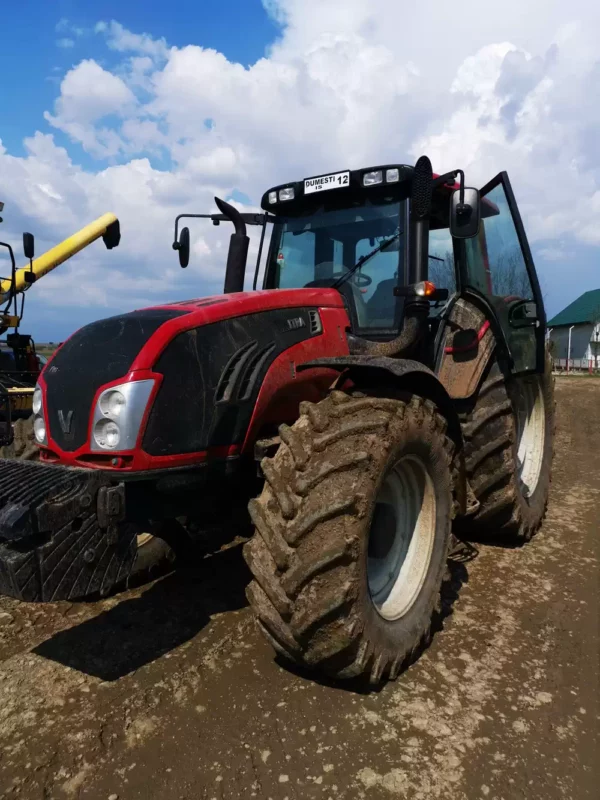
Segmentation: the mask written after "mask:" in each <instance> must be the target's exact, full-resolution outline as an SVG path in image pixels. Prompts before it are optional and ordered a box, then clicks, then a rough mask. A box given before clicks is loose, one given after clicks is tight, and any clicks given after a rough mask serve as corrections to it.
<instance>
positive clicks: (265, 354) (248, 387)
mask: <svg viewBox="0 0 600 800" xmlns="http://www.w3.org/2000/svg"><path fill="white" fill-rule="evenodd" d="M274 349H275V344H274V343H273V344H270V345H267V347H265V348H263V349H262V350H260V351H259V352H258V353H256V354H255V355H254V357H253V358H252V360H251V361H250V363H249V364H248V367H247V369H246V372H245V374H244V377H243V378H242V381H241V383H240V390H239V392H238V398H239V399H240V400H248V398H249V397H251V395H252V391H253V389H254V387H255V385H256V381H257V380H258V376H259V375H260V373H261V370H262V368H263V366H264V363H265V361H266V360H267V359H268V358H269V356H270V355H271V353H272V352H273V350H274Z"/></svg>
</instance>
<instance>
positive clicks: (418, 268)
mask: <svg viewBox="0 0 600 800" xmlns="http://www.w3.org/2000/svg"><path fill="white" fill-rule="evenodd" d="M432 193H433V170H432V168H431V161H430V160H429V159H428V158H427V156H421V157H420V158H419V160H418V161H417V163H416V164H415V169H414V173H413V180H412V192H411V208H410V254H409V260H408V270H407V271H408V274H407V276H406V278H407V280H406V284H407V286H412V285H414V284H415V283H420V282H421V281H426V280H427V273H428V270H429V215H430V213H431V195H432Z"/></svg>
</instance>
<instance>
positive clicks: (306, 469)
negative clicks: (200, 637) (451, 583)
mask: <svg viewBox="0 0 600 800" xmlns="http://www.w3.org/2000/svg"><path fill="white" fill-rule="evenodd" d="M445 431H446V421H445V420H444V419H443V417H442V416H441V415H440V413H439V412H438V411H437V409H436V407H435V406H434V405H433V403H431V402H429V401H426V400H424V399H423V398H421V397H417V396H415V395H407V396H406V397H403V398H402V399H386V398H380V397H368V396H349V395H347V394H344V393H342V392H333V393H332V394H331V395H330V396H329V397H327V398H326V399H324V400H322V401H321V402H320V403H318V404H316V405H313V404H311V403H302V404H301V406H300V417H299V419H298V420H297V422H296V423H295V424H294V425H293V426H292V427H291V428H290V427H287V426H285V425H284V426H282V427H281V428H280V435H281V440H282V444H281V445H280V447H279V449H278V451H277V453H276V454H275V456H274V457H273V458H266V459H264V460H263V462H262V469H263V472H264V475H265V479H266V480H265V485H264V489H263V491H262V494H261V495H260V496H259V497H258V498H257V499H256V500H252V501H251V502H250V505H249V510H250V515H251V517H252V520H253V522H254V524H255V534H254V536H253V538H252V539H251V540H250V542H248V543H247V544H246V545H245V547H244V557H245V559H246V562H247V563H248V566H249V567H250V569H251V571H252V574H253V577H254V580H253V581H252V582H251V583H250V584H249V586H248V589H247V596H248V599H249V601H250V604H251V606H252V609H253V611H254V614H255V616H256V618H257V622H258V627H259V628H260V630H261V631H262V632H263V633H264V635H265V636H266V638H267V639H268V640H269V642H270V643H271V644H272V645H273V647H274V648H275V650H276V651H277V652H278V653H279V654H280V655H282V656H284V657H285V658H287V659H289V660H291V661H294V662H296V663H297V664H299V665H302V666H305V667H309V668H311V669H316V670H318V671H319V672H321V673H323V674H325V675H328V676H330V677H334V678H351V677H357V676H363V675H364V676H368V677H369V680H370V681H371V682H372V683H378V682H379V681H381V680H382V679H383V678H395V677H396V675H397V674H398V672H399V671H400V670H401V669H402V668H403V667H404V666H407V665H408V664H409V663H410V662H412V661H413V660H414V659H415V658H416V657H417V656H418V654H419V653H420V651H421V649H422V648H423V647H424V646H425V645H426V644H428V642H429V640H430V636H431V630H432V620H433V619H434V618H435V617H436V616H437V614H438V613H439V610H440V591H441V585H442V581H443V578H444V576H445V574H446V561H447V555H448V547H449V540H450V526H451V518H452V507H453V506H452V479H451V460H452V452H453V446H452V443H451V442H450V440H449V439H448V438H447V437H446V435H445ZM394 487H395V488H394ZM386 570H387V571H386Z"/></svg>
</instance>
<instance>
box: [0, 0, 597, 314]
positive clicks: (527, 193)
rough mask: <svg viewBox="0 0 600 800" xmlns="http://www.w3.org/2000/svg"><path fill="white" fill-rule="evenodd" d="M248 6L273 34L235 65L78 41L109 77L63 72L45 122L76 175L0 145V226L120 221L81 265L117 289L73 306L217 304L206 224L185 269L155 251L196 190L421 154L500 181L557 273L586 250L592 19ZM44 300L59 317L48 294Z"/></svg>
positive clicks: (141, 37)
mask: <svg viewBox="0 0 600 800" xmlns="http://www.w3.org/2000/svg"><path fill="white" fill-rule="evenodd" d="M264 5H265V7H266V8H268V10H269V12H270V13H271V14H272V15H273V16H274V17H275V18H276V19H277V20H278V21H279V23H280V24H281V25H282V29H281V35H280V37H279V38H278V40H277V41H276V42H275V43H274V44H273V45H272V47H271V48H270V50H269V53H268V55H267V56H265V57H263V58H261V59H259V60H258V61H257V62H256V63H255V64H253V65H252V66H250V67H244V66H242V65H241V64H237V63H234V62H232V61H229V60H228V59H227V58H226V57H225V56H224V55H223V54H221V53H218V52H216V51H215V50H212V49H208V48H204V47H202V46H201V41H200V42H198V43H191V44H189V45H188V46H184V47H169V46H168V44H167V43H166V42H165V41H164V40H162V39H160V40H155V39H153V38H152V37H151V36H149V35H148V34H145V33H134V32H131V31H128V30H127V29H125V28H124V27H123V26H122V25H120V24H119V23H118V22H116V21H111V22H102V23H99V24H98V25H97V26H96V32H97V33H98V35H100V36H102V37H104V38H105V40H106V43H107V45H108V48H109V50H110V51H111V54H112V57H113V60H114V57H115V56H116V57H117V58H118V59H119V63H117V64H116V65H115V66H113V67H112V68H110V69H109V68H108V67H107V66H100V64H98V63H97V62H95V61H92V60H85V61H82V62H80V63H79V64H77V65H76V66H75V67H73V69H71V70H70V71H69V72H68V73H67V74H66V75H65V77H64V79H63V81H62V83H61V87H60V94H59V96H58V97H57V99H56V103H55V107H54V110H53V112H52V113H50V112H47V114H46V119H47V121H48V122H49V123H50V125H51V126H52V127H53V128H55V129H56V130H59V131H61V132H63V133H65V134H67V136H68V137H69V138H70V139H71V141H73V142H76V143H77V144H79V145H81V146H82V147H83V148H84V149H85V150H86V151H87V152H88V153H89V154H91V155H92V156H93V157H95V158H97V159H99V161H98V166H97V171H95V172H90V171H86V170H84V169H82V168H81V167H79V166H78V164H77V161H78V157H77V150H73V151H72V153H71V154H70V155H69V154H68V153H67V152H66V151H65V150H64V149H62V148H60V147H58V146H57V145H56V143H55V142H54V141H53V139H52V137H51V136H47V135H42V134H41V133H37V134H35V135H34V136H32V137H30V138H29V139H28V140H27V154H26V156H25V157H24V158H18V157H15V156H11V155H10V154H7V153H4V154H2V152H1V151H0V171H2V174H3V175H4V174H6V175H7V177H10V178H11V179H10V180H8V181H7V182H5V185H8V186H9V187H13V186H14V187H18V190H17V189H16V188H15V189H14V190H13V189H12V188H9V197H7V198H6V199H7V210H6V212H5V218H6V219H7V220H8V218H9V215H8V213H7V211H8V209H9V208H10V205H9V203H8V201H9V200H10V203H11V204H14V206H15V207H17V208H18V209H19V213H20V214H21V215H23V216H25V215H26V216H27V219H28V226H29V227H30V228H34V227H35V224H37V225H38V226H41V227H42V228H43V231H44V233H45V235H46V236H47V237H48V238H49V239H50V240H51V241H52V240H57V239H59V238H61V236H63V235H67V234H68V233H69V232H71V231H72V230H74V229H75V228H76V227H78V226H79V225H81V224H84V223H85V222H88V221H89V220H90V219H92V218H93V217H94V216H96V215H98V214H100V213H102V212H103V211H106V210H113V211H114V212H115V213H117V214H118V215H119V217H120V218H121V221H122V230H123V240H122V246H121V248H119V250H118V251H115V252H114V253H109V254H106V253H103V252H102V251H101V250H98V251H95V254H94V256H93V257H92V256H90V258H91V259H92V260H93V263H96V262H97V263H98V264H99V263H100V262H101V261H103V260H104V261H106V263H109V262H110V263H111V269H113V267H112V264H114V272H113V273H112V274H113V277H115V280H116V276H117V275H119V274H120V275H121V276H122V280H121V281H116V283H118V284H119V290H118V292H116V291H115V289H114V286H107V285H106V284H104V288H103V289H102V291H100V290H98V291H96V290H95V289H94V287H97V286H98V280H99V273H98V272H97V271H95V270H90V271H89V272H87V273H85V274H84V273H83V272H81V273H78V281H80V283H81V285H82V286H86V287H88V288H89V291H87V290H86V291H85V292H83V291H82V292H81V297H82V298H83V301H84V302H86V303H89V304H94V303H98V304H108V306H110V307H112V305H111V304H114V303H120V304H121V306H122V307H123V308H127V307H130V306H132V305H133V304H134V302H135V300H136V298H137V299H144V298H146V299H150V300H152V299H153V298H155V299H158V298H159V297H160V293H161V292H163V293H164V292H165V286H169V281H171V280H172V282H173V286H174V287H175V288H173V289H172V290H168V291H173V292H177V294H178V295H179V296H185V292H186V289H189V288H190V287H193V288H192V289H191V291H192V292H193V293H194V294H202V293H203V292H205V291H215V290H218V288H219V284H220V282H221V281H222V275H223V270H224V262H225V257H224V253H225V250H224V248H223V246H222V245H221V246H220V247H219V246H218V245H219V244H220V243H221V242H222V241H223V237H224V234H223V233H222V232H221V231H222V229H214V228H213V227H212V226H205V227H204V228H203V227H202V223H192V224H191V225H190V227H191V229H192V260H191V264H190V267H189V269H188V270H187V271H185V272H182V271H180V270H179V268H178V267H177V266H176V263H177V262H176V258H175V257H174V255H175V254H174V253H173V252H172V250H171V249H170V244H171V236H172V222H173V218H174V216H175V215H176V214H177V213H180V212H182V211H200V212H202V211H209V210H210V209H211V208H213V207H214V206H213V197H214V196H215V195H219V196H223V197H227V196H228V195H229V194H230V193H231V192H232V191H233V189H238V190H239V191H241V192H244V193H245V194H246V195H248V196H249V197H250V198H252V200H253V201H254V202H255V203H257V202H258V201H259V199H260V196H261V195H262V192H263V191H264V190H265V189H266V188H267V187H268V186H269V185H273V184H277V183H281V182H283V181H285V180H288V179H298V178H301V177H303V176H306V175H310V174H318V173H320V172H323V171H327V170H330V169H341V168H346V167H350V168H355V167H359V166H366V165H369V164H375V163H385V162H389V161H404V162H414V160H415V159H416V157H417V156H418V155H420V154H421V153H423V152H425V153H427V154H428V155H429V156H430V157H431V158H432V161H433V163H434V167H435V168H436V169H437V170H438V171H440V172H441V171H445V170H448V169H451V168H455V167H463V168H465V169H466V170H467V179H468V181H469V183H472V184H474V185H481V184H482V183H484V182H485V181H486V180H487V179H489V178H490V177H492V176H493V175H494V174H496V173H497V172H499V171H500V170H501V169H507V170H508V172H509V174H510V175H511V179H512V182H513V186H514V188H515V192H516V194H517V198H518V200H519V202H520V204H521V208H522V213H523V216H524V218H525V223H526V227H527V230H528V232H529V235H530V238H531V240H532V241H533V242H534V243H535V242H538V241H539V242H541V243H543V246H542V245H540V249H539V253H540V254H541V256H542V257H547V258H548V260H550V259H551V258H552V257H553V256H552V255H551V254H554V258H555V261H558V260H559V257H558V256H557V255H556V254H558V253H562V252H564V253H567V254H569V255H570V254H571V253H572V250H573V248H574V247H575V246H577V243H578V242H579V243H584V244H591V245H594V246H600V234H599V233H598V230H599V228H598V225H597V219H598V214H599V212H600V144H599V143H598V141H599V140H598V137H597V131H598V130H599V129H600V103H599V102H598V101H599V99H600V98H599V97H598V94H599V89H598V87H599V86H600V60H599V57H598V55H597V46H596V37H595V35H594V34H595V31H597V30H598V28H599V26H600V6H598V5H597V4H593V3H592V2H591V0H571V2H570V3H569V4H568V7H565V4H564V3H563V2H558V0H530V1H529V2H528V3H523V2H522V0H504V1H503V3H501V4H499V3H497V4H492V5H488V6H486V7H485V9H482V6H481V2H480V0H461V1H460V2H458V0H457V2H455V3H440V2H439V0H423V2H421V3H420V4H417V5H415V4H411V5H410V7H408V4H407V3H402V2H398V1H397V0H344V1H343V2H342V0H339V2H337V1H334V0H331V1H330V2H327V3H323V2H322V0H264ZM59 24H61V23H59ZM68 24H70V23H68ZM60 30H61V32H67V31H68V30H70V29H69V28H68V27H67V23H65V26H64V27H62V28H61V29H60ZM148 158H151V159H152V162H151V161H149V160H148ZM107 159H108V164H107V162H106V160H107ZM111 159H112V161H113V162H114V161H117V162H123V163H112V164H111ZM29 221H30V222H29ZM34 223H35V224H34ZM559 241H560V243H561V244H560V245H558V244H557V243H558V242H559ZM553 242H554V243H556V244H553ZM546 254H547V256H546ZM86 259H87V256H86ZM69 269H70V268H69ZM69 269H66V270H65V272H64V273H62V274H63V275H64V276H65V277H64V278H63V277H61V274H59V273H57V274H56V276H53V281H55V282H56V286H57V287H58V286H62V285H63V283H64V287H65V288H64V297H68V296H69V297H70V296H71V295H69V292H70V291H71V289H70V287H68V286H67V283H68V281H69V275H70V273H69ZM119 270H120V272H119ZM61 282H62V283H61ZM194 282H196V286H195V287H194ZM36 291H39V292H40V293H41V292H43V291H44V288H43V285H42V284H40V286H39V287H36ZM48 291H50V290H48ZM53 291H54V294H53V297H54V300H53V301H52V302H55V303H58V302H59V301H60V298H61V296H63V295H61V292H60V291H59V290H58V289H56V290H53ZM117 295H118V296H117ZM73 296H74V295H73Z"/></svg>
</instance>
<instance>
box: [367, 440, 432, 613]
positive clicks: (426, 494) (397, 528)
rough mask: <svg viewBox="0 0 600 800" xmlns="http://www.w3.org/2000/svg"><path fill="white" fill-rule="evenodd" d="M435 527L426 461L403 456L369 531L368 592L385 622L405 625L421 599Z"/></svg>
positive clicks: (388, 481) (392, 472)
mask: <svg viewBox="0 0 600 800" xmlns="http://www.w3.org/2000/svg"><path fill="white" fill-rule="evenodd" d="M435 527H436V501H435V492H434V488H433V481H432V479H431V477H430V475H429V473H428V471H427V469H426V467H425V465H424V464H423V463H422V461H421V459H419V458H418V457H417V456H414V455H410V456H404V457H403V458H401V459H400V460H399V461H398V462H397V463H396V464H395V465H394V467H393V468H392V469H391V470H390V471H389V472H388V473H387V475H386V477H385V479H384V481H383V484H382V486H381V488H380V490H379V494H378V496H377V500H376V502H375V508H374V511H373V518H372V520H371V528H370V531H369V549H368V555H367V578H368V584H369V592H370V594H371V599H372V601H373V603H374V605H375V607H376V609H377V611H378V612H379V614H380V615H381V616H382V617H383V618H384V619H387V620H397V619H400V617H402V616H404V615H405V614H406V613H407V611H408V610H409V609H410V608H411V607H412V605H413V604H414V602H415V600H416V599H417V597H418V595H419V592H420V591H421V588H422V587H423V583H424V582H425V578H426V576H427V572H428V569H429V564H430V561H431V554H432V552H433V542H434V538H435Z"/></svg>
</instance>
